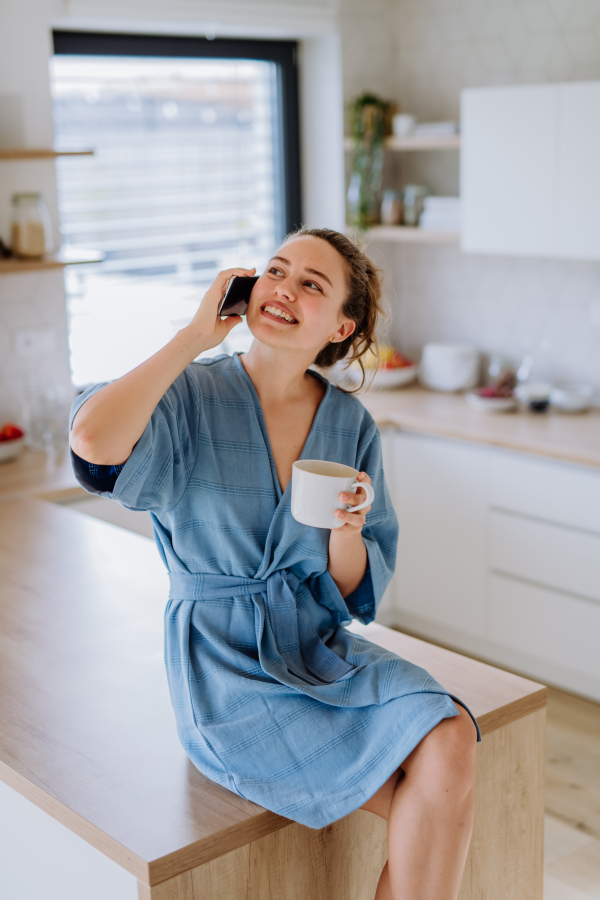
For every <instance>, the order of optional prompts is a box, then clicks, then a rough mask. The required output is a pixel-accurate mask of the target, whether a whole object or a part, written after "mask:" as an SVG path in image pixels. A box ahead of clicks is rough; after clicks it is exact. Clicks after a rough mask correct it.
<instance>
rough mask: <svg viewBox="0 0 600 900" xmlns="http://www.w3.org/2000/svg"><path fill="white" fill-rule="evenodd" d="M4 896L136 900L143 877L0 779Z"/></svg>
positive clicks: (0, 892) (8, 899) (0, 887)
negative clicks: (102, 851)
mask: <svg viewBox="0 0 600 900" xmlns="http://www.w3.org/2000/svg"><path fill="white" fill-rule="evenodd" d="M0 897H2V900H137V897H138V883H137V879H136V877H135V875H131V874H130V873H129V872H127V871H126V870H125V869H123V868H122V867H121V866H120V865H119V864H118V863H116V862H113V860H112V859H109V858H108V856H105V855H104V854H103V853H101V852H100V851H99V850H97V849H96V848H95V847H93V846H92V845H91V844H88V842H87V841H85V840H84V839H83V838H81V837H79V835H77V834H75V833H74V832H72V831H70V830H69V829H68V828H67V827H66V826H65V825H62V824H61V823H60V822H57V821H56V820H55V819H53V818H52V817H51V816H50V815H49V814H48V813H46V812H44V811H43V810H42V809H39V808H38V807H37V806H34V804H33V803H30V801H29V800H27V799H26V798H25V797H24V796H22V795H21V794H19V793H17V791H16V790H13V789H12V788H10V787H8V785H6V784H4V783H3V782H1V781H0Z"/></svg>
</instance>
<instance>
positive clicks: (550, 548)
mask: <svg viewBox="0 0 600 900" xmlns="http://www.w3.org/2000/svg"><path fill="white" fill-rule="evenodd" d="M490 566H491V568H492V570H493V571H495V572H502V573H504V574H507V575H514V576H516V577H518V578H523V579H525V580H527V581H533V582H536V583H537V584H540V585H546V586H548V587H550V588H554V589H557V590H561V591H566V592H568V593H571V594H579V595H580V596H582V597H588V598H589V599H590V600H596V601H598V602H600V535H595V534H590V533H586V532H584V531H575V530H573V529H571V528H563V527H562V526H560V525H552V524H549V523H547V522H540V521H536V520H534V519H526V518H523V517H522V516H515V515H512V514H511V513H505V512H500V511H497V510H496V511H492V512H491V528H490Z"/></svg>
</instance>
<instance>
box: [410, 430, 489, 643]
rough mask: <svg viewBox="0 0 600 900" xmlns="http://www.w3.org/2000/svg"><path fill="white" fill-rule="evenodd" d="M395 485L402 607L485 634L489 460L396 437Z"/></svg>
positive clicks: (465, 449) (463, 447) (450, 446)
mask: <svg viewBox="0 0 600 900" xmlns="http://www.w3.org/2000/svg"><path fill="white" fill-rule="evenodd" d="M393 483H394V503H395V507H396V512H397V514H398V519H399V524H400V536H399V541H398V562H397V566H396V578H395V589H396V601H397V604H398V609H399V610H402V611H406V612H408V613H412V614H414V615H417V616H419V617H422V618H423V619H428V620H430V621H433V622H437V623H440V624H443V625H447V626H450V627H452V628H456V629H459V630H460V631H461V632H463V633H465V634H469V635H483V630H484V606H483V604H482V596H483V595H484V593H485V579H486V550H485V543H486V535H485V519H486V513H487V492H486V473H485V457H484V455H483V454H482V453H481V451H480V450H479V449H478V448H477V447H474V446H469V445H467V444H460V443H458V442H452V441H441V440H436V439H434V438H428V437H420V436H417V435H413V434H403V433H398V434H396V436H395V438H394V475H393Z"/></svg>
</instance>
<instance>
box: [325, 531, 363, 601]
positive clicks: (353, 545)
mask: <svg viewBox="0 0 600 900" xmlns="http://www.w3.org/2000/svg"><path fill="white" fill-rule="evenodd" d="M367 562H368V557H367V548H366V547H365V542H364V540H363V538H362V535H361V534H360V532H358V533H357V534H356V535H347V534H340V533H339V531H338V530H337V529H335V528H334V529H332V531H331V536H330V538H329V565H328V566H327V568H328V569H329V574H330V575H331V577H332V578H333V580H334V581H335V583H336V584H337V586H338V589H339V592H340V594H341V595H342V597H347V596H348V595H349V594H351V593H352V592H353V591H355V590H356V588H357V587H358V586H359V584H360V583H361V581H362V580H363V578H364V576H365V572H366V571H367Z"/></svg>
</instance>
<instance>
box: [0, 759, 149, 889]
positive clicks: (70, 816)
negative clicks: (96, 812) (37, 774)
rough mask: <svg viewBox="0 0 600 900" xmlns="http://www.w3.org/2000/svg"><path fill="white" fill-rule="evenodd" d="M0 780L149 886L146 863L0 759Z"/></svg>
mask: <svg viewBox="0 0 600 900" xmlns="http://www.w3.org/2000/svg"><path fill="white" fill-rule="evenodd" d="M0 781H2V782H4V784H6V785H7V786H8V787H10V788H12V789H13V790H14V791H16V792H17V793H18V794H20V795H21V796H22V797H25V799H26V800H29V801H30V802H31V803H33V804H34V805H35V806H37V807H38V809H41V810H42V811H43V812H45V813H47V814H48V815H49V816H51V817H52V818H53V819H55V820H56V821H57V822H59V823H60V824H61V825H64V827H65V828H68V829H69V831H72V832H73V834H76V835H77V836H78V837H80V838H82V839H83V840H84V841H85V842H86V843H87V844H89V845H90V846H91V847H94V848H95V849H96V850H99V851H100V852H101V853H103V854H104V855H105V856H108V858H109V859H112V861H113V862H115V863H117V865H119V866H121V868H122V869H125V870H126V871H127V872H129V873H130V874H131V875H134V876H135V877H136V878H137V879H138V880H139V881H143V882H145V883H146V884H148V879H149V877H150V866H149V864H148V863H147V862H146V861H145V860H143V859H141V857H139V856H137V854H135V853H133V852H132V851H131V850H129V849H128V848H127V847H125V846H124V845H123V844H121V843H119V841H117V840H115V838H112V837H110V836H109V835H108V834H106V832H104V831H102V830H101V829H100V828H98V827H97V826H96V825H93V824H92V823H91V822H89V821H88V820H87V819H85V818H84V817H83V816H80V815H79V813H76V812H74V811H73V810H72V809H70V808H69V807H68V806H65V804H64V803H61V801H60V800H57V799H56V798H55V797H53V796H52V794H49V793H48V792H47V791H45V790H44V789H43V788H41V787H40V786H39V785H37V784H35V783H34V782H32V781H30V780H29V779H28V778H26V777H25V776H24V775H22V774H20V773H19V772H17V771H16V770H15V769H13V768H11V767H10V766H9V765H7V764H6V763H5V762H2V761H1V760H0Z"/></svg>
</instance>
